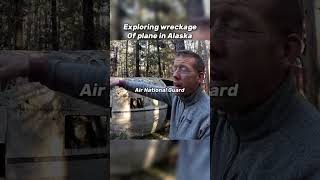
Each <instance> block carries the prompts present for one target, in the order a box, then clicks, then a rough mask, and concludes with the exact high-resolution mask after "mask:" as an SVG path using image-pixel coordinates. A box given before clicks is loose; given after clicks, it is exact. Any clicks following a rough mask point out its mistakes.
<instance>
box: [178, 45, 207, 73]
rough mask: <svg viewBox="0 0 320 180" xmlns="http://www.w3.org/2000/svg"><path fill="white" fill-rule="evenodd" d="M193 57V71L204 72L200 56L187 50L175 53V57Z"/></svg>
mask: <svg viewBox="0 0 320 180" xmlns="http://www.w3.org/2000/svg"><path fill="white" fill-rule="evenodd" d="M179 56H182V57H193V58H194V59H195V61H196V62H195V69H196V70H197V71H198V72H204V70H205V64H204V61H203V60H202V58H201V56H200V55H199V54H197V53H195V52H193V51H189V50H179V51H177V52H176V57H179Z"/></svg>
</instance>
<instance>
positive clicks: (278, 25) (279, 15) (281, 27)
mask: <svg viewBox="0 0 320 180" xmlns="http://www.w3.org/2000/svg"><path fill="white" fill-rule="evenodd" d="M271 3H272V4H271V6H272V8H271V9H270V10H269V11H268V15H267V16H268V18H269V20H270V22H271V24H272V25H273V26H274V27H275V29H276V31H278V33H280V35H283V36H287V35H289V34H291V33H296V34H298V35H299V36H300V37H302V35H303V33H304V28H303V23H304V9H303V1H302V0H272V1H271Z"/></svg>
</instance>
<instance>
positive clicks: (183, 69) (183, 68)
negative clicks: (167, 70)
mask: <svg viewBox="0 0 320 180" xmlns="http://www.w3.org/2000/svg"><path fill="white" fill-rule="evenodd" d="M180 69H181V71H182V72H187V71H188V69H187V68H186V67H185V66H182V67H181V68H180Z"/></svg>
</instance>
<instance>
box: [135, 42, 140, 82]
mask: <svg viewBox="0 0 320 180" xmlns="http://www.w3.org/2000/svg"><path fill="white" fill-rule="evenodd" d="M139 52H140V45H139V41H138V40H137V41H136V73H135V76H136V77H140V68H139V64H140V57H139Z"/></svg>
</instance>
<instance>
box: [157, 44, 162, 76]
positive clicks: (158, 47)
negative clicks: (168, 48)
mask: <svg viewBox="0 0 320 180" xmlns="http://www.w3.org/2000/svg"><path fill="white" fill-rule="evenodd" d="M157 56H158V69H159V77H162V70H161V59H160V42H159V40H158V39H157Z"/></svg>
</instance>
